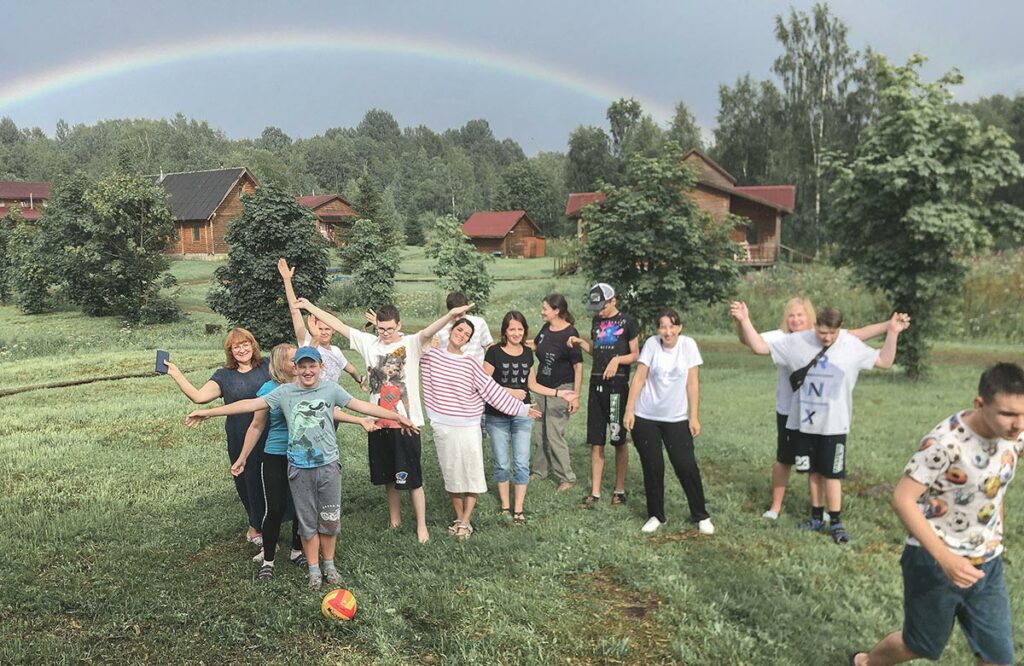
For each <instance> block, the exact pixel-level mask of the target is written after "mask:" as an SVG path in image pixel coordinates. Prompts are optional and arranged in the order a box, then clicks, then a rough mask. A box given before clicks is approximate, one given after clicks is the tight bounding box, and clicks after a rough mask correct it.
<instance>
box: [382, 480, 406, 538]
mask: <svg viewBox="0 0 1024 666" xmlns="http://www.w3.org/2000/svg"><path fill="white" fill-rule="evenodd" d="M384 487H385V488H387V491H388V517H389V518H390V520H391V527H392V528H395V527H401V526H402V495H401V494H400V493H399V492H398V489H397V488H395V484H393V483H386V484H384Z"/></svg>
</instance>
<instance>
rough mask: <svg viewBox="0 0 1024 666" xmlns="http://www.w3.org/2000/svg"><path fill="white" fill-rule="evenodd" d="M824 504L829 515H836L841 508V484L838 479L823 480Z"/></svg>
mask: <svg viewBox="0 0 1024 666" xmlns="http://www.w3.org/2000/svg"><path fill="white" fill-rule="evenodd" d="M823 481H824V485H825V503H826V504H827V505H828V512H829V513H837V512H839V511H841V510H842V508H843V482H842V480H840V479H824V478H823Z"/></svg>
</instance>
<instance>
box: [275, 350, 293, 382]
mask: <svg viewBox="0 0 1024 666" xmlns="http://www.w3.org/2000/svg"><path fill="white" fill-rule="evenodd" d="M295 349H296V347H295V345H293V344H292V343H290V342H282V343H281V344H279V345H274V348H273V349H271V350H270V378H271V379H273V380H274V381H275V382H277V383H278V384H287V383H289V382H291V381H292V379H293V378H292V377H289V376H288V370H287V368H288V364H289V363H291V362H292V357H293V356H295Z"/></svg>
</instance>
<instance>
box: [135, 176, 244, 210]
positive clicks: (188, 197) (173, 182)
mask: <svg viewBox="0 0 1024 666" xmlns="http://www.w3.org/2000/svg"><path fill="white" fill-rule="evenodd" d="M245 173H246V169H245V167H233V168H230V169H213V170H211V171H186V172H185V173H168V174H164V176H163V178H162V179H161V177H160V176H150V178H152V179H153V182H154V183H155V184H157V185H160V186H161V187H163V188H164V189H165V190H166V191H167V206H168V207H169V208H170V209H171V215H173V216H174V219H176V220H179V221H185V220H208V219H210V216H211V215H213V213H214V211H216V210H217V206H219V205H220V203H221V202H222V201H224V197H226V196H227V195H228V192H230V191H231V188H232V187H234V185H235V183H237V182H238V180H239V179H240V178H241V177H242V176H243V175H244V174H245Z"/></svg>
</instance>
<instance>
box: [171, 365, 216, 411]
mask: <svg viewBox="0 0 1024 666" xmlns="http://www.w3.org/2000/svg"><path fill="white" fill-rule="evenodd" d="M167 374H168V375H169V376H170V378H171V379H173V380H174V383H175V384H177V385H178V388H179V389H181V392H182V393H184V394H185V397H186V398H188V399H189V400H191V401H192V402H194V403H195V404H197V405H205V404H206V403H208V402H210V401H211V400H216V399H217V398H219V397H220V384H218V383H217V382H215V381H213V380H212V379H211V380H210V381H208V382H206V383H205V384H203V387H202V388H196V387H195V386H192V382H190V381H189V380H188V379H186V378H185V375H183V374H182V373H181V370H179V369H178V366H176V365H174V364H173V363H171V362H170V361H167Z"/></svg>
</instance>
